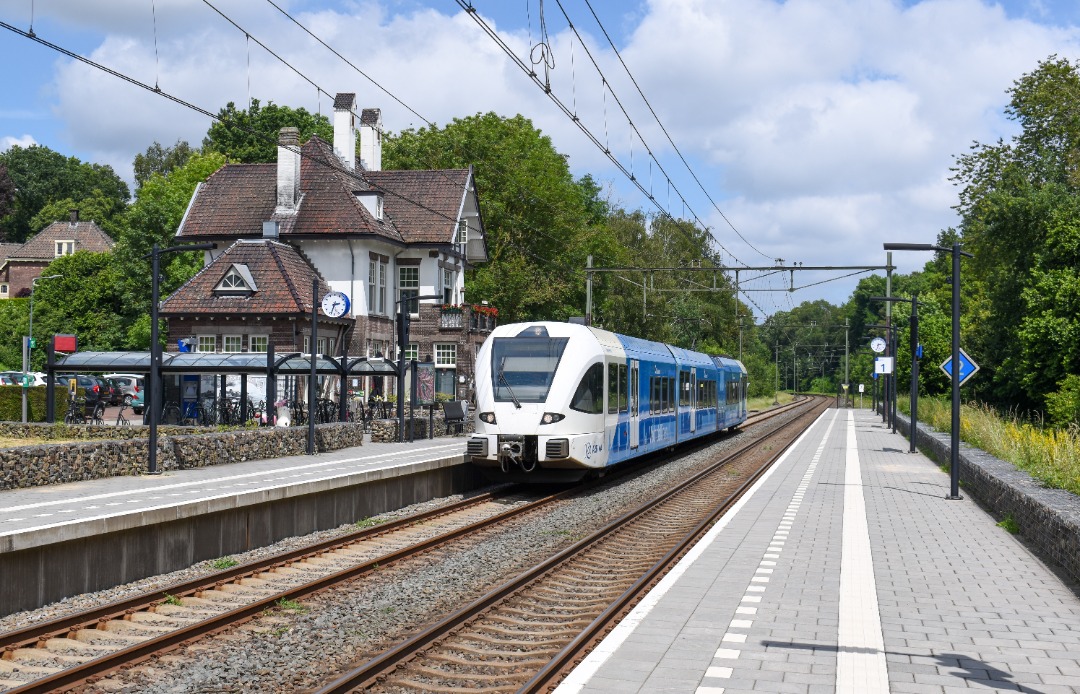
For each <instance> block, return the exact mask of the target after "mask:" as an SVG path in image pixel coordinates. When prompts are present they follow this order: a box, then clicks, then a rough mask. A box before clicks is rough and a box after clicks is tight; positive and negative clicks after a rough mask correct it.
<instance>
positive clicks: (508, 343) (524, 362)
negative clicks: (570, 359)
mask: <svg viewBox="0 0 1080 694" xmlns="http://www.w3.org/2000/svg"><path fill="white" fill-rule="evenodd" d="M568 340H569V338H565V337H548V336H547V335H546V333H545V334H544V335H542V336H531V335H526V336H517V337H501V338H496V340H495V341H494V344H493V345H492V349H491V366H492V369H491V385H492V389H493V390H494V391H495V401H496V402H512V401H513V402H546V401H547V396H548V390H549V389H550V388H551V382H552V380H553V379H554V378H555V373H556V371H557V370H558V368H559V361H560V360H561V359H562V355H563V351H564V350H565V349H566V343H567V341H568Z"/></svg>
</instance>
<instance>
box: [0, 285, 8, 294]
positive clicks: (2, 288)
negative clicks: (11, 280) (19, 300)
mask: <svg viewBox="0 0 1080 694" xmlns="http://www.w3.org/2000/svg"><path fill="white" fill-rule="evenodd" d="M7 295H8V286H7V285H6V284H0V296H7Z"/></svg>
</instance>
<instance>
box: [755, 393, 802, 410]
mask: <svg viewBox="0 0 1080 694" xmlns="http://www.w3.org/2000/svg"><path fill="white" fill-rule="evenodd" d="M792 397H793V396H792V395H791V393H785V392H783V391H780V392H779V393H777V394H776V399H775V400H774V399H773V396H771V395H762V396H760V397H756V398H749V399H748V400H747V401H746V409H748V410H758V411H761V410H767V409H769V408H770V407H772V406H773V403H774V402H779V403H780V404H781V405H786V404H788V403H789V402H791V400H792Z"/></svg>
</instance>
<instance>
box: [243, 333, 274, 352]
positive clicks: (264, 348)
mask: <svg viewBox="0 0 1080 694" xmlns="http://www.w3.org/2000/svg"><path fill="white" fill-rule="evenodd" d="M248 351H249V352H255V353H257V354H266V353H267V352H269V351H270V336H269V335H266V334H261V335H258V334H257V335H248Z"/></svg>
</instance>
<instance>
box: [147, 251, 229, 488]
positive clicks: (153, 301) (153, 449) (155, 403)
mask: <svg viewBox="0 0 1080 694" xmlns="http://www.w3.org/2000/svg"><path fill="white" fill-rule="evenodd" d="M215 247H216V246H215V245H214V244H212V243H197V244H192V245H190V246H171V247H169V248H158V245H157V244H156V243H155V244H154V250H152V251H150V253H149V254H148V255H149V256H150V287H151V288H150V382H149V383H148V384H147V385H148V386H149V387H150V400H149V402H147V403H146V406H147V408H149V416H148V417H147V418H146V421H147V425H148V426H149V427H150V432H149V436H148V437H147V445H148V446H149V447H150V450H149V458H148V459H147V462H146V472H147V473H148V474H151V475H157V474H160V473H159V472H158V469H157V425H158V417H160V416H161V342H160V338H159V337H158V300H159V291H160V290H159V284H160V278H159V277H158V275H159V274H160V273H161V261H160V260H159V256H160V255H161V254H162V253H176V252H178V251H208V250H211V249H213V248H215ZM143 257H144V258H145V257H146V256H143Z"/></svg>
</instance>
